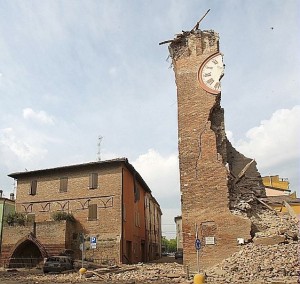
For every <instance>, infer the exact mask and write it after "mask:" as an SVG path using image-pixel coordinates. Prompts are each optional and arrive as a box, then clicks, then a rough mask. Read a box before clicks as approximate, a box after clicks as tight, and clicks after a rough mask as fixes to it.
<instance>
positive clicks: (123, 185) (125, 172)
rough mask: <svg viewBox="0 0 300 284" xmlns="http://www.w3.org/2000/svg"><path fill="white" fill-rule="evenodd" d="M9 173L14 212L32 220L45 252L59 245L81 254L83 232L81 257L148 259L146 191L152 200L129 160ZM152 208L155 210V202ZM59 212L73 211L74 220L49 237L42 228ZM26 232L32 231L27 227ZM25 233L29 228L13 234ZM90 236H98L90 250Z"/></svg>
mask: <svg viewBox="0 0 300 284" xmlns="http://www.w3.org/2000/svg"><path fill="white" fill-rule="evenodd" d="M92 173H94V174H95V173H97V181H98V186H97V188H94V189H90V188H89V181H90V175H91V174H92ZM11 176H12V177H17V179H18V185H17V197H16V210H17V212H21V213H24V214H25V215H27V217H28V218H29V217H30V219H34V220H35V222H36V223H35V224H36V225H35V226H36V228H35V229H34V230H35V233H34V235H35V236H36V238H38V239H39V240H41V243H42V244H43V245H44V247H45V248H46V250H47V251H48V253H50V254H53V253H54V252H55V253H57V252H58V250H59V249H61V248H62V249H63V248H65V249H72V250H74V251H75V257H76V258H81V251H80V250H79V246H80V240H79V234H80V233H84V235H85V238H86V242H85V247H86V248H87V250H86V253H85V256H86V258H88V259H95V260H100V261H102V260H107V259H109V260H114V261H115V262H116V263H119V262H123V261H124V260H125V262H130V263H131V262H139V261H144V260H146V257H145V252H146V250H145V248H146V246H147V244H146V242H147V240H146V233H145V227H146V224H145V209H144V208H145V204H144V201H145V194H146V192H147V193H149V197H150V199H152V200H154V199H153V197H152V195H151V192H150V189H149V188H148V187H147V185H146V184H145V182H144V181H143V180H142V178H141V176H140V175H139V174H138V173H137V172H136V171H135V170H134V168H133V167H132V166H131V165H130V164H129V163H128V162H127V159H126V160H125V159H120V160H113V161H108V162H105V161H104V162H99V163H97V162H96V163H89V164H81V165H74V166H67V167H60V168H54V169H48V170H38V171H33V172H24V173H16V174H11ZM66 177H67V178H68V182H67V190H66V191H64V192H61V191H60V179H61V178H66ZM33 180H36V181H37V188H36V193H35V194H30V188H31V182H32V181H33ZM91 205H96V212H97V218H94V219H93V220H91V219H90V218H89V206H91ZM156 206H157V207H158V208H159V205H158V204H156ZM57 211H64V212H67V213H72V215H73V216H74V218H75V220H76V221H75V222H74V223H72V222H68V223H67V224H70V225H68V226H66V228H64V229H60V230H59V231H58V230H56V229H55V228H54V229H53V230H54V232H56V233H57V238H53V237H52V235H51V234H47V230H46V229H43V227H44V226H47V224H50V223H52V222H51V220H53V213H55V212H57ZM33 216H34V218H33ZM159 217H160V215H159ZM20 230H21V229H20ZM24 230H29V231H30V229H28V228H24ZM32 230H33V229H32ZM20 232H21V231H20ZM26 234H27V231H26V232H23V233H20V234H18V235H17V237H18V238H19V237H20V236H21V235H26ZM160 234H161V232H160ZM90 237H96V239H97V244H96V248H90ZM53 240H55V242H53ZM17 241H18V239H16V240H15V242H17ZM55 244H56V245H57V246H56V247H55ZM10 249H11V247H10ZM124 256H125V257H124ZM128 260H129V261H128Z"/></svg>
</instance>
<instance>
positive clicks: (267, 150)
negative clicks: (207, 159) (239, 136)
mask: <svg viewBox="0 0 300 284" xmlns="http://www.w3.org/2000/svg"><path fill="white" fill-rule="evenodd" d="M299 129H300V105H297V106H295V107H293V108H292V109H280V110H277V111H276V112H274V113H273V115H272V117H271V118H270V119H269V120H263V121H261V123H260V125H259V126H257V127H254V128H251V129H250V130H249V131H248V132H247V134H246V137H247V139H246V140H239V141H238V142H237V143H236V148H237V149H238V150H239V151H240V152H241V153H243V154H245V155H246V156H249V157H253V158H255V159H256V161H257V162H258V166H259V167H260V168H262V169H265V168H268V167H271V166H272V167H273V166H275V165H280V164H285V163H286V164H288V163H289V162H291V161H293V160H295V159H298V160H299V158H300V148H299V142H300V141H299Z"/></svg>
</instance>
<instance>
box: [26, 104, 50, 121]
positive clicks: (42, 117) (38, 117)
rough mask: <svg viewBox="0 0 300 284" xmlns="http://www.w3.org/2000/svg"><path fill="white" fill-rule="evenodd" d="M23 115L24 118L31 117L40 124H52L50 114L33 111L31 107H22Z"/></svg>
mask: <svg viewBox="0 0 300 284" xmlns="http://www.w3.org/2000/svg"><path fill="white" fill-rule="evenodd" d="M23 117H24V118H25V119H33V120H34V121H37V122H39V123H42V124H49V125H53V124H54V118H53V117H52V116H50V115H48V114H47V113H46V112H45V111H43V110H41V111H37V112H36V111H34V110H33V109H31V108H25V109H23Z"/></svg>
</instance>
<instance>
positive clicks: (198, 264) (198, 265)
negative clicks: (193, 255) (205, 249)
mask: <svg viewBox="0 0 300 284" xmlns="http://www.w3.org/2000/svg"><path fill="white" fill-rule="evenodd" d="M199 262H200V261H199V250H197V267H198V273H200V263H199Z"/></svg>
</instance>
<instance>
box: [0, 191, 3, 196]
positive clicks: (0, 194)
mask: <svg viewBox="0 0 300 284" xmlns="http://www.w3.org/2000/svg"><path fill="white" fill-rule="evenodd" d="M2 194H3V190H2V189H0V198H2Z"/></svg>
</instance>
